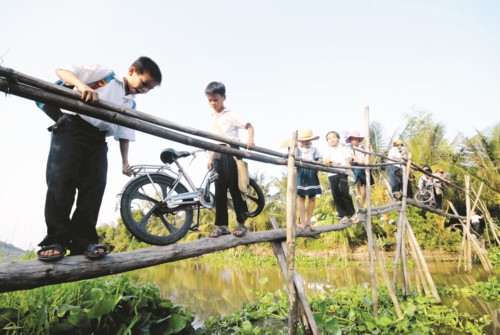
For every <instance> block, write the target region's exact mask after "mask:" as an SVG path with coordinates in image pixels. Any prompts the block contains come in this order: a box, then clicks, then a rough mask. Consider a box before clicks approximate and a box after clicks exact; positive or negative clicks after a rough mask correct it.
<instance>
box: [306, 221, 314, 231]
mask: <svg viewBox="0 0 500 335" xmlns="http://www.w3.org/2000/svg"><path fill="white" fill-rule="evenodd" d="M307 227H309V229H311V231H315V230H316V228H315V227H314V226H313V225H312V223H310V222H309V223H308V224H307Z"/></svg>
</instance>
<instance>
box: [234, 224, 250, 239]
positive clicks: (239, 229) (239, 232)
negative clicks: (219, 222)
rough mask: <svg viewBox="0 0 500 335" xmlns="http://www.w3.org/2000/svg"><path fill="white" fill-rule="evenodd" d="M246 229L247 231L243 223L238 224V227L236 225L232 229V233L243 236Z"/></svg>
mask: <svg viewBox="0 0 500 335" xmlns="http://www.w3.org/2000/svg"><path fill="white" fill-rule="evenodd" d="M247 231H248V228H247V227H246V226H244V225H241V224H240V225H238V227H236V228H235V229H234V230H233V235H234V236H236V237H243V236H245V235H246V234H247Z"/></svg>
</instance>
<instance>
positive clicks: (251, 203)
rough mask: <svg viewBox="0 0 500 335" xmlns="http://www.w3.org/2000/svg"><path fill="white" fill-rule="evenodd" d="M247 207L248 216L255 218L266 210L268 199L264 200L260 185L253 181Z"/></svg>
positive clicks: (248, 192) (251, 181) (248, 193)
mask: <svg viewBox="0 0 500 335" xmlns="http://www.w3.org/2000/svg"><path fill="white" fill-rule="evenodd" d="M246 201H247V206H248V212H247V216H248V217H249V218H253V217H255V216H257V215H259V214H260V213H261V212H262V210H263V209H264V205H265V204H266V199H265V198H264V192H262V189H261V188H260V186H259V184H257V182H256V181H255V180H253V179H250V187H249V188H248V191H247V200H246Z"/></svg>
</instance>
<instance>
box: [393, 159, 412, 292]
mask: <svg viewBox="0 0 500 335" xmlns="http://www.w3.org/2000/svg"><path fill="white" fill-rule="evenodd" d="M407 159H408V160H407V165H406V167H404V169H403V196H402V197H401V208H400V210H399V219H398V233H397V235H396V255H395V256H394V273H393V282H394V287H396V283H397V278H398V276H397V275H398V273H397V271H398V263H399V257H401V269H402V272H403V294H404V295H405V296H406V295H409V294H410V293H411V288H410V276H409V273H408V267H407V263H406V245H405V239H406V233H405V228H406V224H405V222H406V195H407V194H408V193H407V192H408V175H409V172H410V166H411V153H408V157H407Z"/></svg>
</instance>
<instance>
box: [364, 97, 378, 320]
mask: <svg viewBox="0 0 500 335" xmlns="http://www.w3.org/2000/svg"><path fill="white" fill-rule="evenodd" d="M369 116H370V110H369V108H368V106H366V107H365V134H366V136H365V138H366V146H367V148H370V122H369V120H370V118H369ZM365 175H366V185H365V187H366V204H367V207H366V222H365V230H366V236H367V237H368V254H369V257H370V281H371V287H372V302H373V315H375V316H378V292H377V278H376V276H375V255H374V250H375V243H374V241H373V231H372V219H371V205H370V202H371V199H370V195H371V192H370V187H371V185H370V170H369V169H366V170H365Z"/></svg>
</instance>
